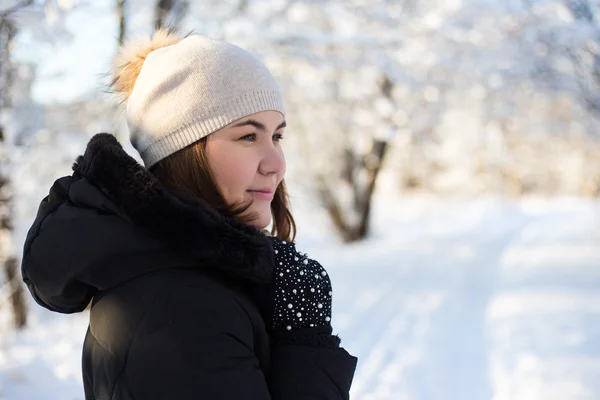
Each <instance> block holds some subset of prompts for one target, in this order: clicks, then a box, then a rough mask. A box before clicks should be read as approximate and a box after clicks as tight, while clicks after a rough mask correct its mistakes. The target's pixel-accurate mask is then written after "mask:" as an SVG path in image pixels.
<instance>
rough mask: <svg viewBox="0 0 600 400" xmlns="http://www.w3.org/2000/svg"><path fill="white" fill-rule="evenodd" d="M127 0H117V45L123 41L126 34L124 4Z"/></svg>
mask: <svg viewBox="0 0 600 400" xmlns="http://www.w3.org/2000/svg"><path fill="white" fill-rule="evenodd" d="M126 5H127V0H117V19H118V21H119V45H121V44H123V42H124V41H125V36H126V35H127V18H125V6H126Z"/></svg>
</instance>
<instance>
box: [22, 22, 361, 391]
mask: <svg viewBox="0 0 600 400" xmlns="http://www.w3.org/2000/svg"><path fill="white" fill-rule="evenodd" d="M117 60H118V62H117V67H116V68H115V81H114V87H115V89H116V90H117V91H119V92H121V93H123V94H124V96H125V99H126V103H127V110H126V116H127V122H128V126H129V128H130V132H131V141H132V144H133V145H134V147H135V148H136V149H137V150H138V151H139V153H140V156H141V158H142V160H143V161H144V166H141V165H140V164H138V163H137V162H136V161H135V160H134V159H133V158H131V157H129V156H128V155H127V154H126V153H125V152H124V151H123V149H122V147H121V146H120V144H119V143H118V142H117V140H116V139H115V138H114V137H113V136H111V135H108V134H99V135H96V136H94V137H93V138H92V139H91V141H90V142H89V144H88V146H87V149H86V151H85V154H84V155H83V156H80V157H79V158H78V159H77V161H76V163H75V164H74V166H73V174H72V175H71V176H66V177H63V178H60V179H58V180H57V181H56V182H55V184H54V185H53V187H52V188H51V189H50V194H49V195H48V196H47V197H46V198H45V199H44V200H43V201H42V202H41V205H40V208H39V212H38V215H37V218H36V220H35V221H34V223H33V226H32V227H31V229H30V231H29V234H28V237H27V240H26V243H25V248H24V256H23V265H22V272H23V279H24V281H25V282H26V283H27V286H28V288H29V290H30V292H31V294H32V295H33V297H34V298H35V300H36V301H37V302H38V303H39V304H41V305H42V306H44V307H46V308H48V309H50V310H53V311H57V312H62V313H73V312H80V311H82V310H84V309H85V308H86V307H87V305H88V303H89V302H90V300H91V301H92V306H91V311H90V323H89V329H88V331H87V335H86V338H85V343H84V348H83V382H84V388H85V396H86V399H88V400H91V399H97V400H125V399H138V400H152V399H178V400H185V399H206V400H211V399H257V400H263V399H286V400H294V399H347V398H349V390H350V385H351V382H352V377H353V374H354V370H355V367H356V362H357V360H356V358H354V357H352V356H351V355H349V354H348V353H347V352H346V351H345V350H344V349H342V348H340V346H339V345H340V339H339V338H338V337H337V336H335V335H332V328H331V298H332V297H331V296H332V292H331V283H330V280H329V277H328V275H327V272H326V271H325V270H324V269H323V267H321V266H320V265H319V263H317V262H316V261H314V260H311V259H309V258H307V257H306V255H305V254H304V255H303V254H302V253H299V252H297V251H296V248H295V245H294V243H293V239H294V235H295V225H294V220H293V218H292V215H291V214H290V211H289V209H288V200H287V193H286V188H285V183H284V180H283V177H284V174H285V159H284V156H283V151H282V149H281V147H280V143H279V141H280V140H281V138H282V135H283V132H284V128H285V117H284V116H285V113H284V107H283V97H282V93H281V89H280V88H279V86H278V85H277V83H276V82H275V80H274V78H273V77H272V75H271V74H270V72H269V71H268V70H267V68H266V67H265V66H264V65H263V64H262V63H261V62H260V61H259V60H257V59H256V58H255V57H254V56H252V55H251V54H250V53H248V52H247V51H245V50H242V49H240V48H239V47H236V46H233V45H231V44H228V43H224V42H220V41H215V40H211V39H208V38H205V37H202V36H198V35H192V36H188V37H185V38H181V37H178V36H176V35H174V34H172V33H168V32H164V31H158V32H157V33H156V34H155V35H154V36H153V38H151V39H149V40H148V41H146V42H143V41H142V42H140V41H137V42H132V43H130V44H127V45H125V46H124V47H123V48H122V49H121V51H120V55H119V57H118V58H117ZM271 223H272V231H271V232H270V233H267V232H266V231H265V228H266V227H267V226H268V225H270V224H271Z"/></svg>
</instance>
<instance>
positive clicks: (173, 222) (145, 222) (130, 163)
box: [73, 133, 274, 284]
mask: <svg viewBox="0 0 600 400" xmlns="http://www.w3.org/2000/svg"><path fill="white" fill-rule="evenodd" d="M73 171H74V172H75V174H76V175H79V176H81V177H83V178H85V179H87V180H88V181H89V182H91V183H92V184H93V185H95V186H96V187H98V188H99V189H100V190H101V191H102V192H103V193H104V194H105V195H106V196H108V197H109V198H110V199H111V200H112V201H113V202H114V203H115V204H116V205H117V206H118V207H119V209H120V210H121V211H122V212H123V214H124V215H125V216H127V217H128V218H129V219H130V220H131V221H132V222H133V223H134V224H136V225H138V226H141V227H143V228H144V229H146V230H147V231H148V232H150V233H151V234H153V235H154V236H156V237H159V238H160V239H161V240H163V241H165V242H167V243H169V244H170V245H171V246H172V247H173V248H175V249H177V250H178V251H185V252H187V253H188V254H190V255H192V256H193V258H194V259H195V260H197V261H198V263H199V264H202V265H206V266H211V267H214V268H216V269H217V270H219V271H220V272H224V273H226V274H228V275H232V276H234V277H238V278H242V279H248V280H251V281H254V282H257V283H262V284H264V283H269V282H271V281H272V271H273V258H274V255H273V249H272V247H271V244H270V242H269V241H268V239H267V238H266V237H265V236H264V235H263V234H262V233H261V232H260V231H259V230H258V229H256V228H255V227H252V226H249V225H246V224H243V223H240V222H238V221H236V220H234V219H232V218H228V217H225V216H223V215H222V214H220V213H218V212H217V211H216V209H214V208H213V207H211V206H210V205H208V204H207V203H205V202H203V201H202V200H200V199H196V198H192V197H190V196H185V195H182V194H179V193H175V192H174V191H172V190H169V189H167V188H165V187H164V186H163V185H161V184H160V182H159V181H158V180H157V179H156V177H154V176H153V175H152V174H151V173H150V172H149V171H148V170H146V169H145V168H144V167H143V166H142V165H140V164H139V163H138V162H137V161H136V160H135V159H133V158H132V157H131V156H129V155H128V154H127V153H126V152H125V151H124V150H123V148H122V146H121V144H120V143H119V142H118V141H117V139H116V138H115V137H114V136H112V135H110V134H108V133H100V134H97V135H95V136H94V137H93V138H92V139H91V140H90V142H89V143H88V145H87V148H86V150H85V154H84V155H83V156H79V157H78V158H77V161H76V162H75V163H74V165H73Z"/></svg>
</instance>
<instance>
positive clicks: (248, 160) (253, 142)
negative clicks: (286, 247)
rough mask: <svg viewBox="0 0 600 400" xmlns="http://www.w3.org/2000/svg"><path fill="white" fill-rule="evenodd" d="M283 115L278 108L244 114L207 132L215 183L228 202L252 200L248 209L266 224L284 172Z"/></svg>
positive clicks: (261, 224)
mask: <svg viewBox="0 0 600 400" xmlns="http://www.w3.org/2000/svg"><path fill="white" fill-rule="evenodd" d="M284 128H285V119H284V117H283V115H281V113H279V112H277V111H261V112H259V113H256V114H252V115H250V116H247V117H244V118H242V119H240V120H238V121H235V122H233V123H231V124H229V125H227V126H226V127H224V128H222V129H220V130H218V131H216V132H214V133H212V134H211V135H209V136H208V139H207V142H206V154H207V158H208V164H209V166H210V168H211V170H212V172H213V175H214V177H215V179H216V181H217V182H216V183H217V186H218V187H219V190H221V193H222V194H223V197H224V198H225V201H226V202H227V203H228V204H233V203H236V202H246V201H248V200H252V201H253V203H252V206H250V208H249V209H248V211H247V213H256V215H257V216H258V218H257V219H255V220H254V221H253V222H252V225H254V226H256V227H257V228H260V229H262V228H265V227H266V226H267V225H269V223H270V222H271V201H272V200H273V196H274V194H275V189H277V186H278V185H279V183H280V182H281V180H282V179H283V176H284V174H285V158H284V156H283V150H282V149H281V146H280V143H279V140H280V139H281V137H282V135H283V130H284Z"/></svg>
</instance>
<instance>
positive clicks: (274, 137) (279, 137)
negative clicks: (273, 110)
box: [273, 133, 283, 142]
mask: <svg viewBox="0 0 600 400" xmlns="http://www.w3.org/2000/svg"><path fill="white" fill-rule="evenodd" d="M273 140H274V141H276V142H279V141H280V140H283V135H282V134H281V133H276V134H274V135H273Z"/></svg>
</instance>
